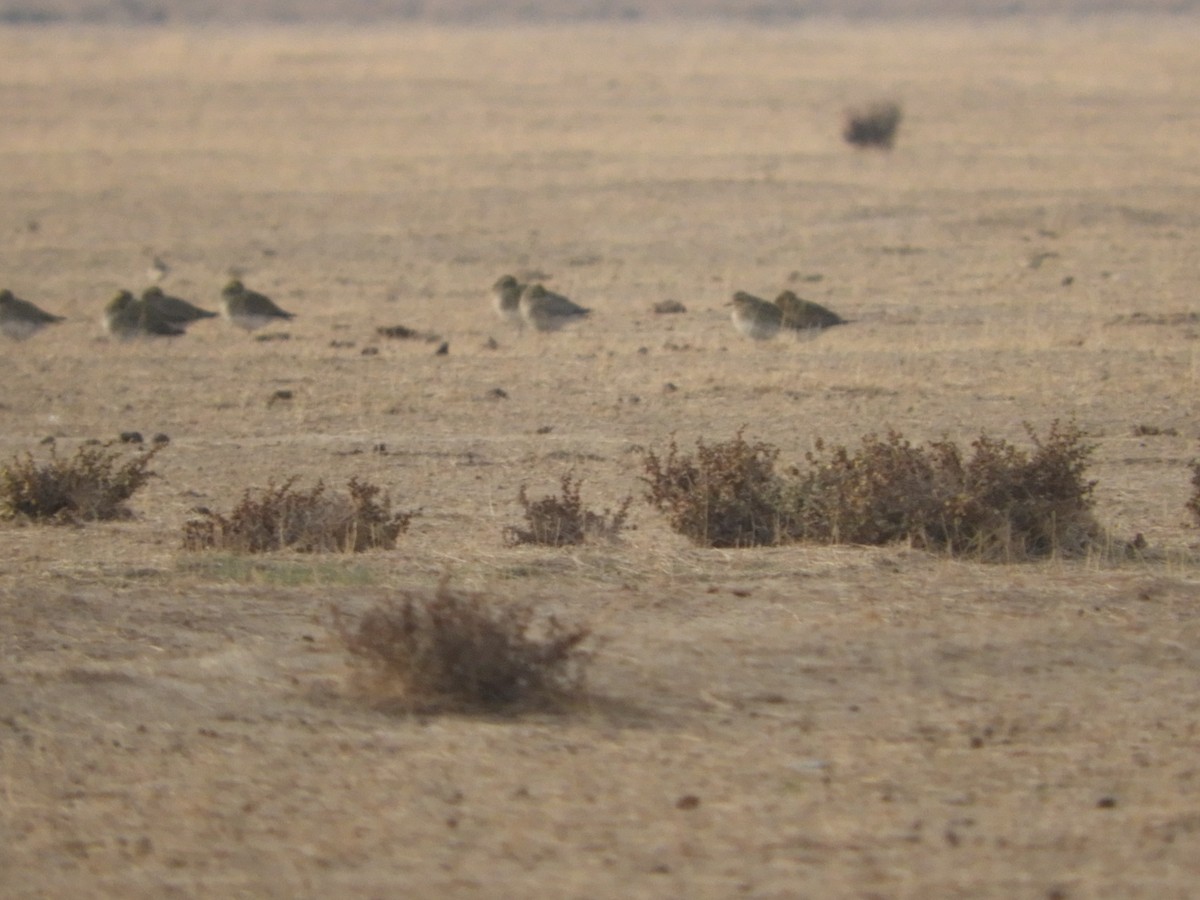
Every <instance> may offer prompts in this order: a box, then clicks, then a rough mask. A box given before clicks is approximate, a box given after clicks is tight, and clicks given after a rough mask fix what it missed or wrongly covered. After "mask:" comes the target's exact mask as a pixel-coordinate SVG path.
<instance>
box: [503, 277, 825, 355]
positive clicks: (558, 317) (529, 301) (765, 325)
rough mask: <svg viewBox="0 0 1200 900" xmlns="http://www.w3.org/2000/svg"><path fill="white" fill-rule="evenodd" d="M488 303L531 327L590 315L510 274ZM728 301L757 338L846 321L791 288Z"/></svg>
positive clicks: (738, 321) (740, 324) (736, 320)
mask: <svg viewBox="0 0 1200 900" xmlns="http://www.w3.org/2000/svg"><path fill="white" fill-rule="evenodd" d="M492 305H493V307H494V309H495V310H496V313H497V314H498V315H499V316H500V318H502V319H504V320H505V321H506V322H510V323H512V324H514V325H517V326H525V325H528V326H530V327H531V328H534V329H536V330H537V331H558V330H559V329H560V328H562V327H563V326H565V325H569V324H571V323H572V322H578V321H580V320H582V319H585V318H587V317H588V316H589V315H590V314H591V310H590V309H587V308H586V307H583V306H580V305H579V304H577V303H575V302H573V301H572V300H570V299H568V298H566V297H564V296H562V295H561V294H555V293H554V292H552V291H548V290H546V288H545V287H544V286H542V285H541V284H539V283H537V282H533V283H530V284H522V283H521V282H520V281H518V280H517V279H516V278H515V277H513V276H512V275H502V276H501V277H500V278H499V279H498V280H497V281H496V283H495V284H494V285H492ZM730 305H731V306H732V307H733V312H732V313H731V315H730V318H731V319H732V321H733V325H734V327H735V328H737V330H738V331H739V332H741V333H742V334H744V335H746V337H749V338H753V339H754V340H757V341H762V340H768V339H770V338H773V337H775V336H776V335H777V334H779V333H780V332H781V331H784V332H804V333H809V334H811V333H815V332H820V331H823V330H825V329H826V328H832V327H834V326H835V325H845V324H846V320H845V319H843V318H842V317H841V316H839V315H838V314H837V313H835V312H833V311H832V310H830V309H827V308H826V307H824V306H822V305H821V304H819V303H814V302H813V301H811V300H804V299H802V298H800V297H797V296H796V294H795V293H793V292H792V291H784V292H783V293H781V294H780V295H779V296H778V297H776V298H775V300H774V302H769V301H767V300H763V299H762V298H761V297H755V296H754V295H753V294H748V293H746V292H745V291H738V292H737V293H736V294H734V295H733V300H731V301H730Z"/></svg>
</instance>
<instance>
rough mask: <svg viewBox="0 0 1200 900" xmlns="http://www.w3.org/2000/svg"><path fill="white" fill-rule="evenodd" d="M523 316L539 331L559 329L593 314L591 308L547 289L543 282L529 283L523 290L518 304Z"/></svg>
mask: <svg viewBox="0 0 1200 900" xmlns="http://www.w3.org/2000/svg"><path fill="white" fill-rule="evenodd" d="M518 308H519V309H520V311H521V318H522V319H524V320H525V322H526V323H527V324H529V325H532V326H533V327H534V328H536V329H537V330H538V331H558V329H560V328H562V327H563V326H564V325H567V324H569V323H571V322H578V321H579V320H580V319H584V318H587V316H589V315H590V314H591V310H590V309H586V308H585V307H582V306H580V305H579V304H577V303H572V302H571V301H570V300H568V299H567V298H566V297H564V296H563V295H562V294H555V293H553V292H552V291H548V290H546V289H545V288H544V287H542V285H541V284H529V285H526V286H525V289H524V290H523V291H521V300H520V303H519V304H518Z"/></svg>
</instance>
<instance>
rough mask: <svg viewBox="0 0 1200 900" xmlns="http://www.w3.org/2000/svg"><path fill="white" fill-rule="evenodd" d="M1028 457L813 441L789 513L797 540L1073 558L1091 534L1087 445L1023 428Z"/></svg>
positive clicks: (991, 448)
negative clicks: (898, 543)
mask: <svg viewBox="0 0 1200 900" xmlns="http://www.w3.org/2000/svg"><path fill="white" fill-rule="evenodd" d="M1027 430H1028V431H1029V436H1030V439H1031V440H1032V441H1033V444H1034V452H1033V453H1029V452H1027V451H1025V450H1021V449H1020V448H1017V447H1014V446H1013V445H1011V444H1009V443H1008V442H1007V441H1003V440H998V439H995V438H990V437H988V436H986V435H981V436H980V437H978V438H977V439H976V440H975V441H973V442H972V444H971V447H972V451H973V452H972V453H971V454H970V456H969V457H968V456H964V454H963V452H962V451H961V450H960V449H959V448H958V447H957V446H955V445H954V444H952V443H951V442H949V441H945V440H943V441H934V442H932V443H930V444H929V445H928V447H925V448H921V447H914V446H912V445H911V444H910V443H909V442H908V441H906V440H904V438H903V437H901V436H900V435H899V434H897V433H895V432H889V433H888V435H887V436H886V437H885V438H882V439H881V438H878V437H876V436H875V435H868V436H867V437H866V438H864V439H863V442H862V446H861V448H860V449H859V450H858V452H857V453H851V452H850V451H848V450H847V449H846V448H845V447H834V448H831V449H828V450H827V449H826V448H825V447H824V445H823V444H822V443H821V442H818V443H817V449H816V451H815V452H814V453H809V454H808V455H807V459H808V463H809V471H808V472H807V473H805V474H804V475H803V476H801V478H800V479H799V481H798V482H797V483H796V484H795V485H794V487H793V488H792V490H791V491H790V492H789V493H790V500H789V508H790V509H791V510H792V511H793V515H794V521H795V523H796V526H795V528H796V530H795V536H796V538H797V539H800V540H810V541H811V540H815V541H826V542H830V543H855V544H884V543H889V542H892V541H898V540H907V541H910V542H911V543H912V544H914V545H915V546H919V547H924V548H927V549H931V550H938V551H943V552H946V553H950V554H952V555H955V556H977V557H980V558H984V559H993V560H998V559H1025V558H1029V557H1042V556H1049V555H1051V554H1054V553H1061V554H1065V555H1073V554H1077V553H1081V552H1083V551H1084V550H1086V548H1087V547H1088V546H1089V545H1090V544H1091V543H1092V541H1093V540H1094V539H1095V538H1096V537H1097V536H1098V535H1099V531H1100V529H1099V526H1098V525H1097V523H1096V521H1095V519H1094V518H1093V517H1092V514H1091V508H1092V505H1093V501H1092V490H1093V488H1094V487H1095V482H1094V481H1087V480H1085V479H1084V477H1083V473H1084V470H1085V468H1086V465H1087V459H1088V457H1089V456H1090V455H1091V452H1092V449H1093V448H1092V446H1090V445H1088V444H1085V443H1084V442H1083V434H1082V432H1080V431H1079V430H1078V429H1077V428H1075V427H1074V426H1066V427H1063V426H1060V425H1059V423H1058V422H1055V423H1054V424H1052V425H1051V427H1050V431H1049V433H1048V434H1047V435H1046V437H1045V438H1044V439H1043V438H1039V437H1038V436H1037V435H1036V434H1035V433H1034V432H1033V430H1032V429H1029V428H1028V426H1027Z"/></svg>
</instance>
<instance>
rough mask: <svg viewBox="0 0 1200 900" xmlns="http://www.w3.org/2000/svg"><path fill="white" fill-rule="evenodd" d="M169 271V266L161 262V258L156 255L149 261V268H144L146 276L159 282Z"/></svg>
mask: <svg viewBox="0 0 1200 900" xmlns="http://www.w3.org/2000/svg"><path fill="white" fill-rule="evenodd" d="M170 271H171V267H170V266H168V265H167V264H166V263H165V262H163V258H162V257H161V256H156V257H154V261H153V262H152V263H150V268H148V269H147V270H146V277H147V278H149V279H150V280H151V281H154V282H159V281H162V280H163V279H164V278H166V277H167V274H168V273H169V272H170Z"/></svg>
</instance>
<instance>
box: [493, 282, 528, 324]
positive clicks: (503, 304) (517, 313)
mask: <svg viewBox="0 0 1200 900" xmlns="http://www.w3.org/2000/svg"><path fill="white" fill-rule="evenodd" d="M523 290H525V285H523V284H521V282H519V281H517V279H515V278H513V276H511V275H502V276H501V277H500V278H498V279H497V280H496V283H495V284H493V285H492V306H493V308H494V309H495V310H496V314H497V315H498V316H500V318H502V319H504V321H506V322H511V323H512V324H514V325H521V324H522V322H521V292H522V291H523Z"/></svg>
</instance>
